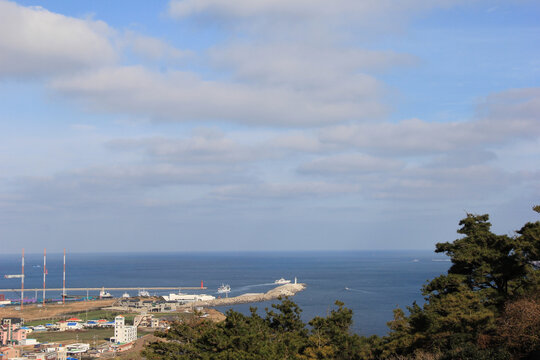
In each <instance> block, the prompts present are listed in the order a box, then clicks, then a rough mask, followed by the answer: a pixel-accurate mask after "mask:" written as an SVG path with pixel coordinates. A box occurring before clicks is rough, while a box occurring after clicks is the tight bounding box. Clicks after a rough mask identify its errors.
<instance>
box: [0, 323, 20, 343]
mask: <svg viewBox="0 0 540 360" xmlns="http://www.w3.org/2000/svg"><path fill="white" fill-rule="evenodd" d="M11 320H12V319H9V318H8V319H4V320H3V321H2V326H0V345H9V344H15V343H16V344H18V343H19V342H20V341H22V340H25V339H26V330H25V329H21V322H18V323H12V322H11Z"/></svg>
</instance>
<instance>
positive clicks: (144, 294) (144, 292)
mask: <svg viewBox="0 0 540 360" xmlns="http://www.w3.org/2000/svg"><path fill="white" fill-rule="evenodd" d="M137 296H141V297H150V293H149V292H148V291H146V290H144V289H141V290H139V293H138V294H137Z"/></svg>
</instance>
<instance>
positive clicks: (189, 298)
mask: <svg viewBox="0 0 540 360" xmlns="http://www.w3.org/2000/svg"><path fill="white" fill-rule="evenodd" d="M163 298H164V299H165V301H177V302H181V303H182V302H183V303H188V302H196V301H210V300H214V299H215V298H216V297H215V296H212V295H206V294H182V293H181V292H179V293H178V294H169V296H167V295H165V296H163Z"/></svg>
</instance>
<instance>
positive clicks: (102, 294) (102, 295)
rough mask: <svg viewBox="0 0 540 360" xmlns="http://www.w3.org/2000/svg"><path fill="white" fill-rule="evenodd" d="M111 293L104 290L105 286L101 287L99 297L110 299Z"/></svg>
mask: <svg viewBox="0 0 540 360" xmlns="http://www.w3.org/2000/svg"><path fill="white" fill-rule="evenodd" d="M112 297H113V296H112V295H111V293H110V292H107V291H105V288H104V287H103V288H101V291H100V292H99V298H100V299H112Z"/></svg>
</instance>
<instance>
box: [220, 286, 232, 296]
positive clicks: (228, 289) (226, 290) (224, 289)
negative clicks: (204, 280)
mask: <svg viewBox="0 0 540 360" xmlns="http://www.w3.org/2000/svg"><path fill="white" fill-rule="evenodd" d="M217 292H218V294H228V293H230V292H231V286H230V285H228V284H227V285H224V284H221V286H220V287H218V289H217Z"/></svg>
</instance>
